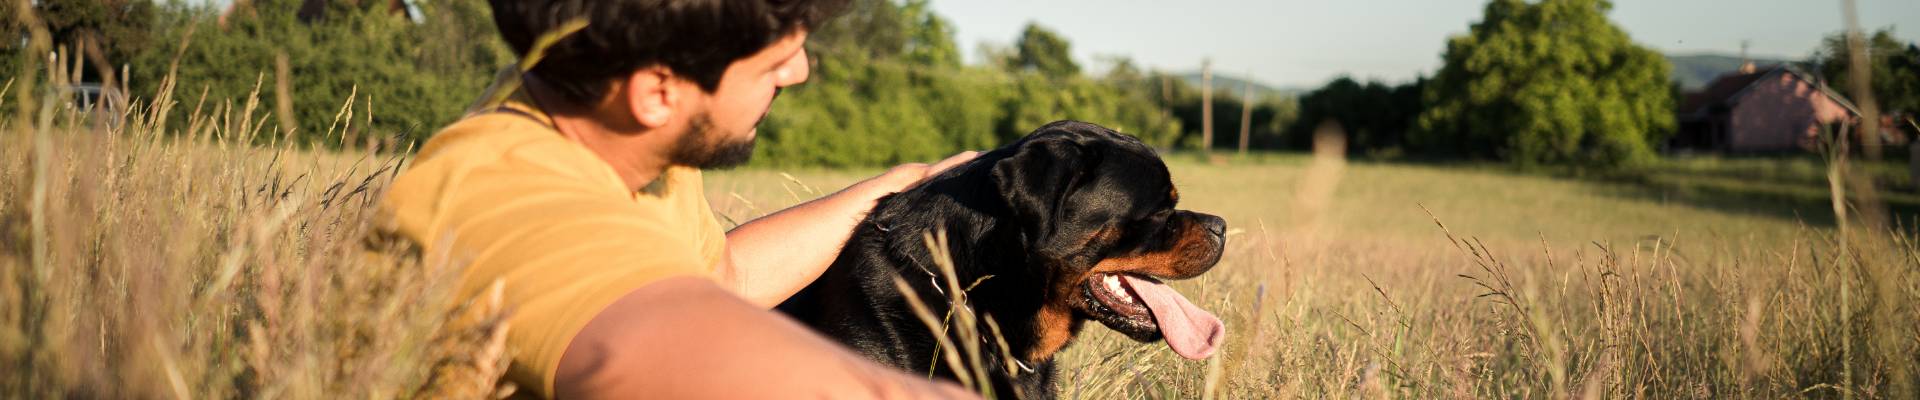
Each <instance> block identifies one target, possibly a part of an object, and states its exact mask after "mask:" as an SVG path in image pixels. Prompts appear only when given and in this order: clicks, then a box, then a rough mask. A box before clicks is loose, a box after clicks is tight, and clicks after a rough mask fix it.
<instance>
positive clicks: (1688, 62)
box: [1667, 53, 1798, 91]
mask: <svg viewBox="0 0 1920 400" xmlns="http://www.w3.org/2000/svg"><path fill="white" fill-rule="evenodd" d="M1667 62H1669V63H1672V64H1673V81H1675V82H1679V83H1680V88H1681V89H1682V90H1687V91H1694V90H1700V89H1702V88H1705V87H1707V84H1708V83H1712V82H1713V79H1714V78H1718V77H1720V75H1724V74H1726V73H1729V72H1734V71H1738V70H1740V64H1742V63H1744V62H1745V60H1744V59H1742V58H1740V56H1736V55H1726V54H1712V53H1702V54H1681V55H1676V54H1668V55H1667ZM1753 63H1754V64H1756V65H1762V66H1764V65H1777V64H1786V63H1798V61H1793V60H1780V59H1767V58H1754V59H1753Z"/></svg>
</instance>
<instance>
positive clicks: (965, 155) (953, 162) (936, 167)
mask: <svg viewBox="0 0 1920 400" xmlns="http://www.w3.org/2000/svg"><path fill="white" fill-rule="evenodd" d="M979 156H980V152H978V151H962V152H960V154H954V155H953V156H952V157H947V159H945V160H940V162H937V163H934V164H933V166H931V167H927V176H933V175H938V174H940V171H945V170H947V168H953V167H954V166H957V165H960V164H965V163H966V162H967V161H973V159H974V157H979Z"/></svg>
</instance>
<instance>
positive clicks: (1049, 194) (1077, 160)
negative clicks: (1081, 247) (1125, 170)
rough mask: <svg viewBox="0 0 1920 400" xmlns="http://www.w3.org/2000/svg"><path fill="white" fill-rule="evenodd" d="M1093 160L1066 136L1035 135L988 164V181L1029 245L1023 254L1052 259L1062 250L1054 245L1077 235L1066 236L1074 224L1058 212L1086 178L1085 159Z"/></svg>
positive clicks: (1085, 150)
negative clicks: (1029, 253) (990, 178)
mask: <svg viewBox="0 0 1920 400" xmlns="http://www.w3.org/2000/svg"><path fill="white" fill-rule="evenodd" d="M1042 129H1043V130H1044V129H1045V128H1042ZM1093 156H1094V155H1093V154H1091V153H1090V152H1089V151H1088V149H1086V148H1084V147H1083V146H1081V145H1080V144H1079V143H1076V142H1075V141H1074V140H1071V139H1069V138H1067V137H1064V136H1035V137H1031V138H1030V139H1029V140H1028V141H1027V142H1026V143H1022V144H1021V145H1020V146H1018V147H1017V148H1016V149H1015V152H1014V154H1013V155H1012V156H1008V157H1007V158H1006V159H1003V160H1000V161H999V162H998V163H996V164H994V165H993V181H994V183H995V184H996V185H998V187H999V189H1000V196H1001V197H1002V198H1003V199H1005V200H1006V204H1007V207H1008V208H1009V209H1011V210H1012V212H1013V216H1014V219H1015V220H1016V221H1017V223H1018V224H1020V226H1019V228H1020V231H1021V233H1023V234H1025V236H1026V240H1025V241H1026V243H1027V245H1028V246H1031V247H1032V248H1030V249H1029V251H1032V252H1036V253H1039V254H1041V255H1042V256H1046V257H1049V258H1055V259H1058V258H1059V257H1060V256H1063V255H1064V254H1058V253H1060V252H1062V251H1065V250H1067V247H1068V246H1064V245H1062V243H1056V242H1061V241H1063V240H1070V239H1067V238H1070V237H1074V236H1079V235H1080V234H1081V233H1083V232H1066V231H1070V230H1073V226H1074V225H1075V224H1073V223H1071V221H1069V219H1070V218H1071V217H1070V216H1068V215H1064V214H1065V213H1066V212H1067V210H1066V207H1068V206H1069V202H1068V201H1067V199H1068V197H1070V196H1072V194H1073V192H1074V191H1075V190H1076V189H1078V188H1079V187H1080V186H1081V185H1082V184H1084V183H1085V182H1084V180H1085V179H1086V178H1087V177H1088V176H1089V175H1088V174H1089V173H1090V169H1091V168H1089V165H1088V164H1091V163H1092V160H1089V159H1088V157H1093Z"/></svg>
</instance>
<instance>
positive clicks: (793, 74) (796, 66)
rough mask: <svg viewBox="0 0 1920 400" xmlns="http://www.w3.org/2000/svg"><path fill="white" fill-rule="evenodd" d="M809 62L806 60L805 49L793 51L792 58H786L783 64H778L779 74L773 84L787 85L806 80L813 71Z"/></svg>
mask: <svg viewBox="0 0 1920 400" xmlns="http://www.w3.org/2000/svg"><path fill="white" fill-rule="evenodd" d="M809 64H810V63H808V62H807V49H804V48H802V49H800V51H798V52H795V53H793V57H792V58H788V59H787V60H786V61H785V62H784V64H783V65H781V66H780V75H779V76H778V79H776V80H777V82H774V84H775V85H776V86H779V87H787V86H793V85H798V84H800V83H801V82H806V81H807V76H808V75H811V74H812V73H813V66H812V65H809Z"/></svg>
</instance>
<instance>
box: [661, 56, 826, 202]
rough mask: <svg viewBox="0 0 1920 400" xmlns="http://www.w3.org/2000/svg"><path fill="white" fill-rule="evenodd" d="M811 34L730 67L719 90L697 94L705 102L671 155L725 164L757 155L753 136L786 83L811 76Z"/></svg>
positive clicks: (694, 163) (676, 159)
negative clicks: (808, 50) (806, 43)
mask: <svg viewBox="0 0 1920 400" xmlns="http://www.w3.org/2000/svg"><path fill="white" fill-rule="evenodd" d="M806 39H807V33H806V32H804V31H802V32H797V33H794V34H792V35H788V36H787V37H785V38H781V39H780V40H778V41H775V42H774V43H773V44H772V45H769V46H767V48H765V49H761V50H760V52H758V53H754V54H753V55H750V56H747V58H743V59H740V60H738V61H734V62H733V64H732V65H729V66H727V71H726V72H725V73H724V74H722V75H721V77H720V86H719V87H717V88H715V89H714V91H713V93H699V94H696V95H695V96H696V97H698V98H697V99H696V101H697V102H698V103H701V104H702V105H703V107H702V108H701V109H700V111H699V112H698V113H697V114H695V115H694V116H692V117H691V119H690V121H689V122H688V125H687V132H686V133H685V134H683V135H681V136H680V138H679V139H678V140H676V141H675V142H674V146H673V149H671V151H670V153H669V154H668V156H669V157H670V161H671V162H672V163H674V164H677V165H685V166H691V167H696V168H701V169H719V168H728V167H733V166H737V165H740V164H743V163H746V162H747V159H748V158H751V157H753V140H754V138H755V137H757V135H758V130H759V125H760V121H761V120H762V119H765V118H766V116H767V111H768V110H769V107H771V106H772V105H773V98H774V97H775V95H778V94H779V93H780V89H781V88H785V87H787V86H792V85H796V84H799V83H801V82H805V81H806V80H807V74H808V73H809V72H810V71H809V70H808V68H809V67H808V65H807V52H806V48H805V47H804V46H803V44H804V43H805V42H806Z"/></svg>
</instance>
